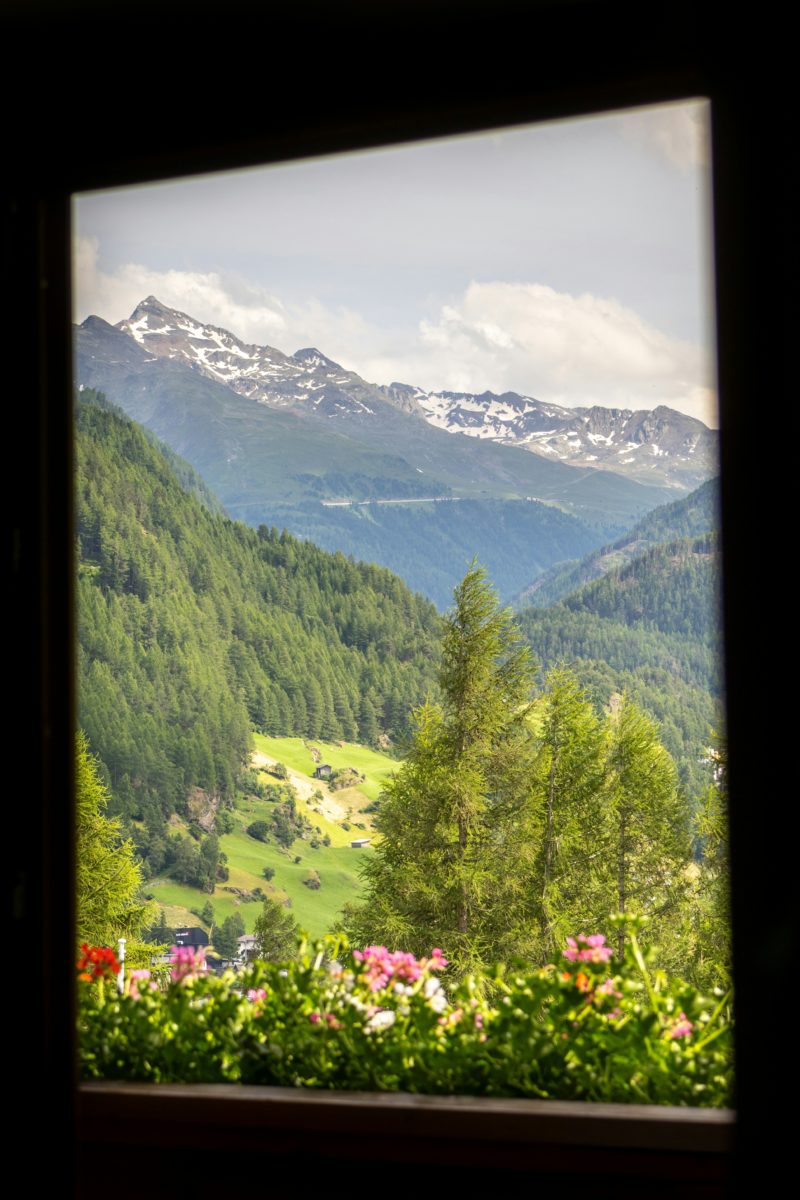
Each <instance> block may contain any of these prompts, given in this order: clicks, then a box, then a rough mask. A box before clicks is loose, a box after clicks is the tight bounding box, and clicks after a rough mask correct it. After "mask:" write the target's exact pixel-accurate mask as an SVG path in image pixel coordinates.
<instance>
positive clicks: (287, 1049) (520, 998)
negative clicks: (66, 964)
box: [79, 906, 732, 1107]
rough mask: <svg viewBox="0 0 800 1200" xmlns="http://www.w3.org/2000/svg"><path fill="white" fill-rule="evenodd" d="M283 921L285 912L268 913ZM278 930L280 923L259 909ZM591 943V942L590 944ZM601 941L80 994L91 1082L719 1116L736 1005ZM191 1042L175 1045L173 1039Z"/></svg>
mask: <svg viewBox="0 0 800 1200" xmlns="http://www.w3.org/2000/svg"><path fill="white" fill-rule="evenodd" d="M273 908H274V906H273ZM264 911H265V914H267V913H268V914H269V920H270V921H271V920H272V919H273V917H274V913H273V909H268V908H266V906H265V910H264ZM590 942H591V943H592V944H591V946H590V944H589V943H590ZM602 942H603V938H602V937H599V938H597V937H595V938H593V939H584V940H583V941H581V940H580V939H578V940H577V941H576V942H573V947H574V948H573V949H572V950H571V951H569V948H568V952H569V953H571V954H573V955H574V956H575V957H574V958H573V959H572V961H565V956H563V955H561V956H559V965H558V966H556V965H548V966H545V967H543V968H540V969H536V970H534V969H531V968H524V967H518V966H517V967H515V966H510V967H494V968H492V969H491V970H490V971H489V972H488V973H486V974H485V975H471V976H467V977H465V978H464V979H462V981H461V982H460V983H456V982H455V981H454V980H453V979H452V978H451V974H452V973H451V972H450V971H449V970H448V969H447V964H446V960H442V958H441V957H440V956H438V954H437V952H434V953H433V955H432V956H431V958H429V959H423V960H415V959H414V958H413V956H411V955H408V954H389V952H388V951H386V950H385V949H384V948H382V947H380V948H374V949H372V950H370V951H369V952H368V953H367V954H366V955H361V954H353V953H351V952H350V950H349V949H348V946H347V944H346V942H344V941H343V939H341V938H328V939H326V941H325V942H323V943H317V944H316V945H314V946H312V947H309V946H308V945H307V944H306V943H304V942H301V943H300V945H299V947H298V948H297V949H296V950H295V953H294V955H293V956H291V957H290V956H289V955H288V954H286V955H285V957H284V958H283V960H281V959H280V957H278V958H277V959H276V960H274V961H269V962H256V963H254V964H252V965H250V966H249V967H248V968H247V969H246V970H244V971H243V972H241V973H239V974H234V973H233V972H226V973H225V974H223V975H222V976H221V977H214V976H210V975H203V974H199V973H198V972H197V971H196V970H188V971H187V970H186V969H184V970H182V971H176V972H175V974H176V975H177V976H178V978H176V979H174V980H173V982H171V983H170V984H169V985H168V987H167V988H166V989H165V990H161V991H160V990H158V989H155V990H151V989H150V988H149V987H146V986H136V981H130V980H129V983H128V988H127V990H126V994H125V995H123V996H119V995H118V994H117V992H116V989H115V988H108V987H106V988H103V987H102V982H101V983H81V985H80V997H79V1001H80V1003H79V1030H80V1043H79V1045H80V1063H81V1073H82V1076H83V1078H84V1079H127V1080H142V1081H146V1082H159V1083H168V1082H186V1083H188V1082H210V1083H214V1082H242V1083H247V1084H253V1083H258V1084H271V1085H278V1086H289V1087H322V1088H337V1089H354V1090H359V1091H386V1092H389V1091H405V1092H416V1093H427V1094H436V1093H438V1094H444V1095H454V1094H467V1095H476V1094H477V1095H489V1096H530V1097H537V1098H551V1099H563V1100H594V1101H610V1102H622V1103H624V1102H637V1103H644V1104H670V1105H692V1106H697V1105H701V1106H717V1107H718V1106H722V1105H727V1104H729V1103H730V1100H731V1056H732V1038H731V1024H730V1006H729V998H728V997H727V996H723V995H721V994H719V993H718V994H716V995H711V996H708V995H703V994H702V993H700V992H698V991H697V990H696V989H695V988H693V987H691V986H690V985H688V984H686V983H684V982H682V981H681V980H680V979H677V978H674V977H669V976H667V975H665V974H664V973H661V972H653V971H652V970H651V969H649V968H648V965H647V963H646V961H645V956H644V954H643V953H642V951H641V950H640V948H639V946H638V943H637V941H636V937H635V934H634V936H633V937H632V938H631V939H630V942H629V946H628V950H627V952H626V956H625V958H624V959H623V960H622V961H616V962H615V963H608V962H607V955H606V952H605V951H606V948H605V947H602V946H598V943H602ZM175 1030H180V1036H179V1037H176V1036H175Z"/></svg>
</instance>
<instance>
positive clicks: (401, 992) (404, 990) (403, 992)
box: [394, 983, 414, 996]
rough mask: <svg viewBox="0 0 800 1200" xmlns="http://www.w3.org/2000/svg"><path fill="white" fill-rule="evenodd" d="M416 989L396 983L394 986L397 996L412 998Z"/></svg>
mask: <svg viewBox="0 0 800 1200" xmlns="http://www.w3.org/2000/svg"><path fill="white" fill-rule="evenodd" d="M413 990H414V989H413V988H410V987H407V986H406V984H404V983H396V984H395V985H394V991H395V994H396V995H398V996H410V995H411V993H412V991H413Z"/></svg>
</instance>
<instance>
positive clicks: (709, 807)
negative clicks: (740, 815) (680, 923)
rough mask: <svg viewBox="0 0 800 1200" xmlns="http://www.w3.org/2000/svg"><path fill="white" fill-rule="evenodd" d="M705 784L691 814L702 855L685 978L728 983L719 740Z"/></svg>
mask: <svg viewBox="0 0 800 1200" xmlns="http://www.w3.org/2000/svg"><path fill="white" fill-rule="evenodd" d="M709 757H710V759H711V762H712V766H713V775H714V778H713V782H712V783H711V784H710V786H709V788H708V791H707V792H706V795H705V796H704V798H703V802H702V804H701V805H700V807H699V810H698V813H697V817H696V833H697V838H698V842H699V844H700V846H701V847H702V857H701V859H700V863H699V865H698V875H697V879H696V882H695V887H694V895H693V898H692V899H693V903H692V907H691V918H692V920H691V927H690V928H689V929H687V930H686V940H687V941H688V942H689V943H690V944H691V945H692V946H693V947H694V956H693V960H692V962H691V964H690V967H689V972H688V974H689V978H690V979H691V980H692V982H693V983H696V984H697V985H698V987H704V988H709V987H713V986H719V987H724V988H727V987H730V984H731V928H732V926H731V898H730V862H729V857H728V757H727V750H726V747H725V744H724V742H721V741H720V740H719V739H715V744H714V745H712V746H711V747H710V748H709Z"/></svg>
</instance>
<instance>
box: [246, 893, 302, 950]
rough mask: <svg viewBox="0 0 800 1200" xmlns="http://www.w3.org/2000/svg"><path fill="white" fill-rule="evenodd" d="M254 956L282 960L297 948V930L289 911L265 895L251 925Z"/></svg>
mask: <svg viewBox="0 0 800 1200" xmlns="http://www.w3.org/2000/svg"><path fill="white" fill-rule="evenodd" d="M253 933H254V934H255V938H256V948H255V955H254V957H255V958H257V959H260V960H261V961H263V962H284V961H285V960H286V959H288V958H290V957H291V956H292V954H293V953H294V951H295V950H296V948H297V943H298V938H299V930H298V928H297V922H296V921H295V920H294V918H293V917H292V915H291V913H290V912H289V911H288V910H287V909H286V908H284V906H283V905H282V904H278V903H277V901H275V900H270V898H269V897H267V898H266V899H265V901H264V904H263V907H262V909H261V912H260V913H259V915H258V916H257V917H256V923H255V925H254V926H253Z"/></svg>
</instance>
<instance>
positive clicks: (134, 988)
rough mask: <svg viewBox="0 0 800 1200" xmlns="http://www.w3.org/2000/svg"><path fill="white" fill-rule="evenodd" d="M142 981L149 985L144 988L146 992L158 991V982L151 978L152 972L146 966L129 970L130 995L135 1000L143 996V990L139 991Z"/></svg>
mask: <svg viewBox="0 0 800 1200" xmlns="http://www.w3.org/2000/svg"><path fill="white" fill-rule="evenodd" d="M140 983H146V984H147V987H146V988H145V989H144V990H145V991H146V992H155V991H158V984H157V983H156V982H155V980H153V979H151V978H150V972H149V971H148V970H147V969H146V968H142V970H133V971H129V972H128V995H129V996H130V997H131V998H132V999H133V1000H141V998H142V996H141V992H140V991H139V984H140Z"/></svg>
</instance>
